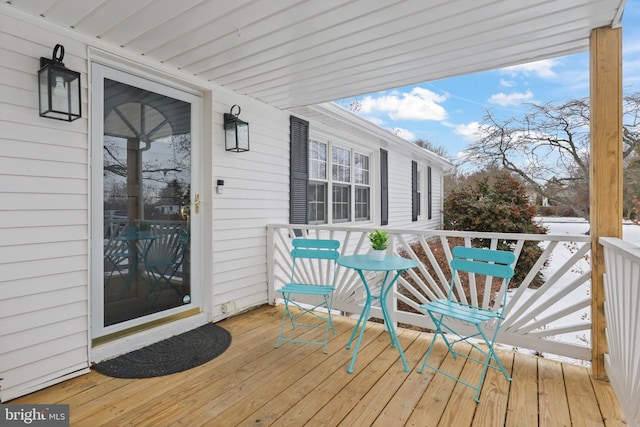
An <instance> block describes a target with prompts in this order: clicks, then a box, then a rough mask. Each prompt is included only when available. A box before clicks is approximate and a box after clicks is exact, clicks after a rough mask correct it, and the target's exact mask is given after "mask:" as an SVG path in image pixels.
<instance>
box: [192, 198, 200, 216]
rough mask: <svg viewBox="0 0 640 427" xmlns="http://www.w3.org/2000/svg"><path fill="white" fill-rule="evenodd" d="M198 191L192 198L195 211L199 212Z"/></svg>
mask: <svg viewBox="0 0 640 427" xmlns="http://www.w3.org/2000/svg"><path fill="white" fill-rule="evenodd" d="M200 202H201V200H200V193H196V198H195V199H194V200H193V204H194V205H195V207H196V213H200Z"/></svg>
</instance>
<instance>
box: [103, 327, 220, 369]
mask: <svg viewBox="0 0 640 427" xmlns="http://www.w3.org/2000/svg"><path fill="white" fill-rule="evenodd" d="M230 344H231V334H230V333H229V331H227V330H226V329H224V328H221V327H220V326H217V325H215V324H213V323H207V324H206V325H204V326H200V327H199V328H196V329H193V330H191V331H188V332H185V333H182V334H180V335H176V336H173V337H171V338H167V339H166V340H163V341H160V342H157V343H155V344H151V345H148V346H147V347H143V348H141V349H139V350H134V351H132V352H130V353H127V354H123V355H122V356H118V357H116V358H113V359H110V360H105V361H104V362H100V363H97V364H95V365H93V366H92V368H93V369H95V370H96V371H98V372H100V373H101V374H104V375H107V376H110V377H115V378H151V377H160V376H163V375H169V374H174V373H176V372H181V371H186V370H187V369H191V368H194V367H196V366H198V365H201V364H203V363H206V362H208V361H210V360H212V359H214V358H215V357H217V356H219V355H221V354H222V353H224V351H225V350H226V349H227V348H229V345H230Z"/></svg>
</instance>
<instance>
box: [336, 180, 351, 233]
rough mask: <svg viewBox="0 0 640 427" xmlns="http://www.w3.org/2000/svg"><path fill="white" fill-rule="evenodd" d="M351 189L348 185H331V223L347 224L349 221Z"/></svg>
mask: <svg viewBox="0 0 640 427" xmlns="http://www.w3.org/2000/svg"><path fill="white" fill-rule="evenodd" d="M350 208H351V187H350V186H348V185H338V184H334V185H333V222H334V223H337V222H347V221H350V220H351V212H350Z"/></svg>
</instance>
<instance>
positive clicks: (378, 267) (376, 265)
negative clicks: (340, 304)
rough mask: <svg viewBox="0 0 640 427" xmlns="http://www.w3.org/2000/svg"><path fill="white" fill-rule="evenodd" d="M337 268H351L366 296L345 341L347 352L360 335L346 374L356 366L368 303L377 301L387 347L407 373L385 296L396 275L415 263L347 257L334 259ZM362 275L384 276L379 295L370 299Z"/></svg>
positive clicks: (410, 260) (395, 259) (407, 260)
mask: <svg viewBox="0 0 640 427" xmlns="http://www.w3.org/2000/svg"><path fill="white" fill-rule="evenodd" d="M336 262H337V263H338V265H341V266H343V267H347V268H352V269H354V270H355V271H357V272H358V275H359V276H360V279H361V280H362V283H363V284H364V289H365V291H366V292H367V300H366V302H365V304H364V307H363V309H362V313H360V317H359V318H358V323H357V324H356V327H355V328H354V330H353V333H352V334H351V338H350V339H349V343H348V344H347V349H350V348H351V344H352V342H353V340H354V338H355V337H356V335H357V334H358V331H360V334H359V335H358V342H357V343H356V348H355V350H354V351H353V357H352V358H351V365H350V366H349V369H348V370H347V372H349V373H350V374H351V373H353V365H354V364H355V363H356V357H357V356H358V350H359V349H360V343H361V342H362V336H363V335H364V327H365V325H366V324H367V320H368V319H369V313H370V312H371V303H372V301H373V300H376V299H377V300H379V301H380V308H381V309H382V315H383V316H384V322H385V325H386V328H387V331H388V332H389V338H391V347H396V348H397V349H398V352H399V353H400V358H401V359H402V363H403V365H404V370H405V371H406V372H409V365H407V360H406V359H405V357H404V353H403V352H402V346H400V341H399V340H398V335H397V334H396V328H395V326H394V324H393V322H392V320H391V315H390V314H389V310H388V308H387V295H388V294H389V291H390V290H391V289H393V285H394V284H395V283H396V281H397V280H398V278H399V277H400V275H401V274H402V273H403V272H404V271H405V270H408V269H410V268H414V267H417V266H418V262H417V261H414V260H412V259H407V258H401V257H397V256H389V255H387V256H386V257H385V258H384V259H383V260H382V261H376V260H374V259H373V258H372V257H371V256H370V255H347V256H343V257H340V258H338V260H337V261H336ZM363 271H383V272H384V280H383V281H382V287H381V288H380V293H379V295H371V288H370V287H369V284H368V283H367V279H366V278H365V275H364V273H363Z"/></svg>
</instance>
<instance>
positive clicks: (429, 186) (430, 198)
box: [427, 166, 433, 219]
mask: <svg viewBox="0 0 640 427" xmlns="http://www.w3.org/2000/svg"><path fill="white" fill-rule="evenodd" d="M432 185H433V184H432V183H431V166H428V167H427V203H428V206H427V215H428V218H429V219H431V217H432V215H431V205H432V204H433V189H432Z"/></svg>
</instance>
